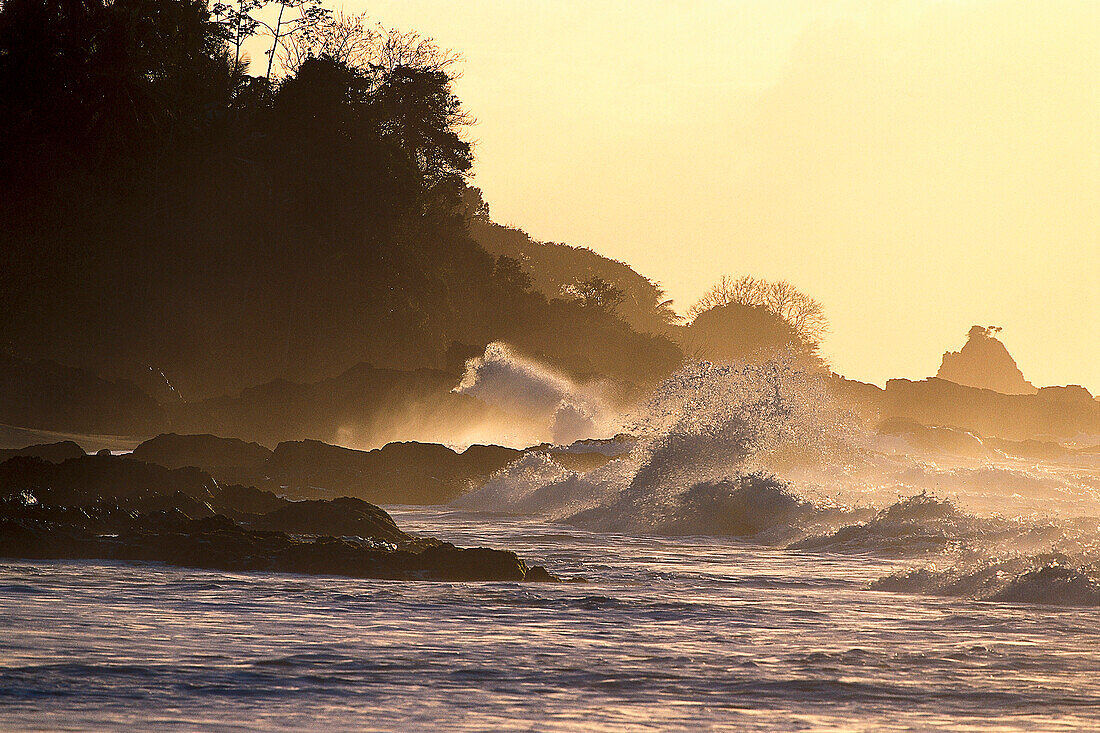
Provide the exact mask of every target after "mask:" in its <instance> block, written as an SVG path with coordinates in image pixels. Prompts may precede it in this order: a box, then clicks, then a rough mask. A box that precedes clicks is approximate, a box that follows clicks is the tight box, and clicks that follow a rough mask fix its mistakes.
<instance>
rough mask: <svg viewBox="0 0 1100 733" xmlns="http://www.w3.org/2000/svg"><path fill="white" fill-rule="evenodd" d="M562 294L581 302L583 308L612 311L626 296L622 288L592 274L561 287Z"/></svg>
mask: <svg viewBox="0 0 1100 733" xmlns="http://www.w3.org/2000/svg"><path fill="white" fill-rule="evenodd" d="M562 295H566V296H568V297H570V298H572V299H573V300H575V301H577V302H578V303H580V304H581V307H583V308H594V309H597V310H602V311H606V312H608V313H614V312H615V310H616V309H617V308H618V307H619V304H620V303H622V302H623V298H625V297H626V295H625V293H623V291H622V288H619V287H616V286H615V285H612V284H611V283H609V282H608V281H607V280H604V279H603V278H602V277H598V276H593V277H589V278H586V279H584V280H579V281H577V282H575V283H573V284H571V285H566V286H564V287H563V288H562Z"/></svg>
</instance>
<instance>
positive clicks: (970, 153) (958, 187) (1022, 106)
mask: <svg viewBox="0 0 1100 733" xmlns="http://www.w3.org/2000/svg"><path fill="white" fill-rule="evenodd" d="M345 9H346V10H348V11H351V12H361V11H364V10H365V11H368V12H369V13H370V16H371V18H372V19H374V20H377V21H381V22H382V23H384V24H386V25H392V26H398V27H401V28H408V29H416V30H419V31H421V32H422V33H424V34H426V35H430V36H433V37H434V38H435V39H436V40H437V41H438V42H439V43H440V44H441V45H443V46H446V47H449V48H453V49H456V50H458V51H460V52H461V53H462V54H463V55H464V56H465V59H466V61H465V64H464V67H463V68H464V76H463V78H462V79H460V80H459V81H458V82H457V85H456V87H457V91H458V94H459V96H460V97H461V98H462V99H463V100H464V101H465V103H466V104H467V106H468V108H469V110H470V111H471V112H472V113H473V114H474V115H475V116H476V117H477V118H478V120H479V124H478V125H477V126H476V127H474V128H472V130H471V131H470V135H471V137H472V138H474V139H475V140H476V142H477V148H476V155H477V164H476V171H477V177H476V179H475V183H476V184H477V185H478V186H480V187H481V188H482V189H483V190H484V191H485V197H486V199H487V200H488V201H489V202H490V204H491V206H492V210H493V216H494V218H495V219H497V220H498V221H501V222H504V223H511V224H515V225H517V226H520V227H523V228H524V229H526V230H527V231H529V232H530V233H531V234H532V235H533V236H536V237H538V238H540V239H546V240H553V241H565V242H568V243H570V244H575V245H583V246H588V247H591V248H592V249H595V250H596V251H598V252H600V253H603V254H606V255H609V256H611V257H615V258H618V259H622V260H625V261H627V262H629V263H630V264H631V265H633V266H634V267H635V268H636V269H638V270H639V271H641V272H642V273H643V274H645V275H647V276H649V277H651V278H654V279H656V280H659V281H660V282H661V283H662V285H663V286H664V287H665V288H666V289H667V291H668V292H669V294H670V296H671V297H673V298H674V299H675V301H676V306H677V308H678V309H679V310H680V311H681V312H682V311H683V310H685V309H686V308H687V307H688V306H690V304H691V303H692V301H694V300H695V299H696V298H697V297H698V296H699V295H700V294H702V292H703V291H704V290H705V289H706V288H707V287H709V286H710V285H711V284H712V283H713V282H714V281H715V280H717V279H718V277H719V276H720V275H721V274H723V273H729V274H733V275H741V274H753V275H757V276H763V277H767V278H773V279H787V280H790V281H791V282H793V283H794V284H795V285H797V286H798V287H799V288H801V289H803V290H805V291H807V292H809V293H811V294H812V295H814V296H816V297H817V298H819V299H820V300H821V301H822V302H823V303H824V305H825V307H826V309H827V312H828V314H829V316H830V319H831V321H832V332H831V334H830V335H829V336H828V338H827V339H826V341H825V344H824V353H825V355H826V356H827V357H828V358H829V359H830V360H831V362H832V364H833V367H834V368H835V369H836V370H837V371H838V372H840V373H842V374H844V375H846V376H848V377H850V378H855V379H862V380H867V381H875V382H879V383H882V382H884V381H885V380H886V379H887V378H890V377H912V378H920V377H925V376H929V375H932V374H934V373H935V371H936V368H937V367H938V365H939V359H940V356H941V354H942V353H943V352H944V351H945V350H947V349H948V348H950V349H957V348H958V347H959V346H961V344H962V342H963V340H964V335H965V333H966V331H967V329H969V327H970V326H971V325H972V324H975V323H981V324H986V323H988V324H997V325H1000V326H1003V327H1004V332H1003V333H1002V334H1001V338H1002V339H1003V340H1004V341H1005V343H1006V345H1007V346H1008V347H1009V349H1010V350H1011V352H1012V354H1013V355H1014V356H1015V357H1016V360H1017V362H1018V363H1019V365H1020V367H1021V369H1022V370H1023V371H1024V373H1025V374H1026V375H1027V377H1028V378H1029V379H1031V380H1032V381H1034V382H1035V383H1036V384H1039V385H1045V384H1065V383H1076V384H1084V385H1085V386H1087V387H1089V388H1090V389H1091V390H1092V391H1093V392H1094V393H1095V392H1097V391H1100V358H1098V357H1100V327H1098V325H1097V319H1096V314H1097V312H1098V310H1100V296H1098V294H1097V288H1096V283H1097V282H1100V256H1098V250H1100V214H1098V212H1100V121H1098V120H1100V50H1098V49H1100V46H1098V44H1097V43H1096V39H1097V38H1100V4H1098V3H1095V2H923V3H916V2H895V3H886V2H868V1H864V2H820V1H814V2H791V1H788V2H777V1H776V0H764V1H752V2H748V1H745V2H738V3H726V2H717V1H716V2H659V3H658V2H600V3H588V2H572V1H570V2H553V3H514V2H488V1H483V2H470V3H464V4H463V6H462V8H461V10H459V9H458V8H457V6H455V5H454V4H453V3H449V2H444V1H443V0H402V1H401V2H396V1H389V2H378V1H374V0H372V1H371V2H349V3H347V5H346V6H345Z"/></svg>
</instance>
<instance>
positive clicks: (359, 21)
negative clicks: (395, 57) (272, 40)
mask: <svg viewBox="0 0 1100 733" xmlns="http://www.w3.org/2000/svg"><path fill="white" fill-rule="evenodd" d="M366 16H367V14H366V13H360V14H358V15H351V14H348V13H345V12H344V11H342V10H341V11H339V12H337V13H335V14H333V15H331V16H329V17H328V18H327V19H325V20H324V21H323V22H321V23H317V24H316V25H313V26H309V27H307V28H305V29H303V31H302V32H301V33H298V34H295V35H293V36H290V37H289V38H287V39H286V40H285V41H284V43H283V50H282V52H281V53H280V54H279V66H280V67H281V68H282V70H283V74H284V75H293V74H297V73H298V69H300V68H301V67H302V64H303V63H305V61H306V59H309V58H318V57H321V56H327V57H328V58H331V59H333V60H335V61H339V62H340V63H342V64H346V65H348V66H354V67H357V68H361V69H362V68H369V67H370V66H371V65H372V64H373V63H374V60H375V58H376V57H377V55H378V54H377V49H378V46H379V34H380V27H378V28H376V27H371V26H368V25H367V24H366V23H365V21H366Z"/></svg>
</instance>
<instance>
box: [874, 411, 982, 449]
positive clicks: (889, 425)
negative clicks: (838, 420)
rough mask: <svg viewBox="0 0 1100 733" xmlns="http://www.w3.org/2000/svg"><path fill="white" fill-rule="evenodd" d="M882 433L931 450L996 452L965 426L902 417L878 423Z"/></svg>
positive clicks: (879, 430) (912, 445) (916, 447)
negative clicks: (929, 422) (926, 423)
mask: <svg viewBox="0 0 1100 733" xmlns="http://www.w3.org/2000/svg"><path fill="white" fill-rule="evenodd" d="M878 433H879V435H888V436H896V437H900V438H903V439H904V440H905V442H906V443H908V444H909V445H910V446H911V447H912V448H914V449H916V450H919V451H925V452H928V453H936V454H943V453H949V454H952V455H957V456H969V457H971V458H989V457H991V456H993V455H994V453H993V451H992V450H990V448H988V447H987V446H986V445H985V444H984V443H983V442H982V440H981V439H980V438H978V437H977V436H976V435H973V434H971V433H968V432H967V431H965V430H960V429H958V428H943V427H932V426H928V425H921V424H920V423H918V422H916V421H915V420H908V419H906V418H902V417H894V418H889V419H887V420H883V421H882V422H881V423H880V424H879V426H878Z"/></svg>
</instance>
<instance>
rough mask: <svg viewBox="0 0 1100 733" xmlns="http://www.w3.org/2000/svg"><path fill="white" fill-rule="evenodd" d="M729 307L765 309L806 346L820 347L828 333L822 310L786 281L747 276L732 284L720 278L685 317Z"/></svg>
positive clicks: (826, 320) (731, 280)
mask: <svg viewBox="0 0 1100 733" xmlns="http://www.w3.org/2000/svg"><path fill="white" fill-rule="evenodd" d="M730 303H740V304H741V305H750V306H757V307H761V308H767V309H768V310H769V311H771V312H772V313H774V314H776V315H777V316H779V317H780V318H782V319H783V320H784V321H786V322H787V323H789V324H790V325H791V327H792V328H794V329H795V331H797V332H798V335H799V337H800V338H802V340H804V341H806V342H807V343H811V344H817V343H820V342H821V339H822V337H823V336H824V335H825V332H826V331H828V330H829V321H828V319H827V318H826V317H825V309H824V308H823V307H822V305H821V303H820V302H819V301H818V300H816V299H815V298H811V297H810V296H808V295H806V294H805V293H803V292H802V291H800V290H799V289H798V288H796V287H795V286H793V285H791V284H790V283H789V282H787V281H786V280H777V281H775V282H768V281H767V280H764V279H762V278H755V277H750V276H748V275H746V276H744V277H740V278H737V279H736V280H735V279H733V278H731V277H729V276H728V275H723V276H722V279H721V280H719V281H718V282H717V283H716V284H715V285H714V286H713V287H712V288H711V289H710V290H708V291H707V292H706V293H704V294H703V297H701V298H700V299H699V300H698V301H697V302H696V303H695V305H693V306H692V307H691V308H690V309H689V310H688V317H689V318H695V317H696V316H698V315H699V314H700V313H703V312H704V311H708V310H710V309H712V308H717V307H719V306H723V305H729V304H730Z"/></svg>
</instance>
